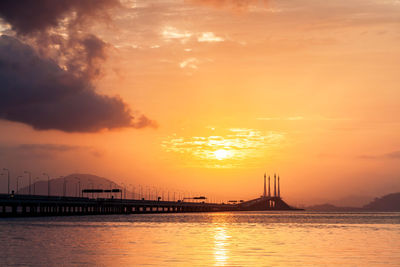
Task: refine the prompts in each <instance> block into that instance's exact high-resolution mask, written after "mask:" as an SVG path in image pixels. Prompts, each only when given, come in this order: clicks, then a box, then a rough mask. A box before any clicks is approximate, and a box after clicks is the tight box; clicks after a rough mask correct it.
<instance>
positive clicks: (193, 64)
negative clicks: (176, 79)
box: [179, 57, 199, 69]
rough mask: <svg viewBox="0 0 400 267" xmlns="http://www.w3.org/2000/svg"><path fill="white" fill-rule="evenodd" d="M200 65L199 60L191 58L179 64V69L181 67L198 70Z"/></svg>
mask: <svg viewBox="0 0 400 267" xmlns="http://www.w3.org/2000/svg"><path fill="white" fill-rule="evenodd" d="M198 64H199V60H198V59H197V58H194V57H191V58H188V59H185V60H184V61H182V62H181V63H179V67H181V68H182V69H184V68H189V69H197V65H198Z"/></svg>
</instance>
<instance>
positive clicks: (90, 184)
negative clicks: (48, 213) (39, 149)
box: [17, 173, 122, 197]
mask: <svg viewBox="0 0 400 267" xmlns="http://www.w3.org/2000/svg"><path fill="white" fill-rule="evenodd" d="M40 178H41V180H40V181H35V182H34V179H33V177H32V187H31V193H32V194H33V193H34V191H35V195H45V196H47V193H48V183H47V179H46V177H44V176H42V177H40ZM64 179H65V180H64ZM64 181H65V182H66V186H65V189H66V196H79V193H78V192H79V182H80V189H81V190H82V189H92V188H94V189H110V188H122V186H121V185H118V184H116V183H115V182H113V181H112V180H110V179H107V178H103V177H99V176H96V175H92V174H78V173H74V174H70V175H68V176H65V178H55V179H50V195H52V196H62V195H63V193H64ZM23 182H24V185H26V184H27V179H25V180H24V181H23ZM17 193H18V194H28V193H29V186H25V187H23V188H21V189H20V190H18V192H17ZM114 194H115V193H114ZM99 197H101V196H100V195H99ZM116 197H119V196H116Z"/></svg>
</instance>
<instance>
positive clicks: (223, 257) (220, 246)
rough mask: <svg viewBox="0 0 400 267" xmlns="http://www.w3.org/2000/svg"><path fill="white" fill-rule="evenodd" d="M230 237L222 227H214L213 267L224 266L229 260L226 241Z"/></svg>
mask: <svg viewBox="0 0 400 267" xmlns="http://www.w3.org/2000/svg"><path fill="white" fill-rule="evenodd" d="M229 239H230V236H229V235H228V234H227V232H226V229H225V228H223V227H216V228H215V233H214V259H215V266H225V265H226V264H227V262H228V259H229V250H228V241H229Z"/></svg>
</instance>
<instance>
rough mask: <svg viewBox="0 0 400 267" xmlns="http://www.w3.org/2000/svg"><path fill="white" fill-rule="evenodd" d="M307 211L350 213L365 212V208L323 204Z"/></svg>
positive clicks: (308, 208) (307, 208) (311, 207)
mask: <svg viewBox="0 0 400 267" xmlns="http://www.w3.org/2000/svg"><path fill="white" fill-rule="evenodd" d="M305 210H309V211H329V212H349V211H363V208H357V207H337V206H334V205H332V204H328V203H326V204H321V205H314V206H310V207H306V208H305Z"/></svg>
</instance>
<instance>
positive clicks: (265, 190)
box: [263, 173, 267, 197]
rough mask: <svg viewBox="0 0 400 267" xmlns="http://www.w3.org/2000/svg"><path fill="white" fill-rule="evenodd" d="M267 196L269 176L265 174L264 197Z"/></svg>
mask: <svg viewBox="0 0 400 267" xmlns="http://www.w3.org/2000/svg"><path fill="white" fill-rule="evenodd" d="M266 196H267V174H266V173H264V195H263V197H266Z"/></svg>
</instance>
